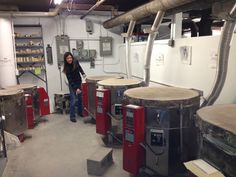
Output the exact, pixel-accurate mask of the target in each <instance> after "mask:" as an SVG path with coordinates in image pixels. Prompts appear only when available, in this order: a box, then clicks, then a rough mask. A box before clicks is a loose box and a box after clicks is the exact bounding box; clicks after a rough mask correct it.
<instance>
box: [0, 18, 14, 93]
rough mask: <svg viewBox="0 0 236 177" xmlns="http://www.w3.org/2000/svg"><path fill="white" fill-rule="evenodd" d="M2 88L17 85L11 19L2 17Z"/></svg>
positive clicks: (0, 22)
mask: <svg viewBox="0 0 236 177" xmlns="http://www.w3.org/2000/svg"><path fill="white" fill-rule="evenodd" d="M0 26H1V28H0V39H1V40H0V88H5V87H8V86H12V85H16V68H15V57H14V48H13V46H14V43H13V31H12V24H11V20H10V19H7V18H0Z"/></svg>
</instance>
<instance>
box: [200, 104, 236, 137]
mask: <svg viewBox="0 0 236 177" xmlns="http://www.w3.org/2000/svg"><path fill="white" fill-rule="evenodd" d="M197 115H198V117H199V118H200V119H201V120H202V121H205V122H208V123H210V124H212V125H215V126H217V127H220V128H223V129H225V130H228V131H230V132H232V133H234V134H236V104H228V105H214V106H207V107H204V108H202V109H200V110H198V111H197Z"/></svg>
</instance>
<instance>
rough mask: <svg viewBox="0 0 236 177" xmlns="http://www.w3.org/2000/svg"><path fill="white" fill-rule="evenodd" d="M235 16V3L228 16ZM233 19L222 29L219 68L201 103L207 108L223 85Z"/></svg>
mask: <svg viewBox="0 0 236 177" xmlns="http://www.w3.org/2000/svg"><path fill="white" fill-rule="evenodd" d="M235 15H236V3H235V4H234V7H233V8H232V10H231V11H230V13H229V16H231V17H233V16H235ZM235 24H236V22H235V19H234V20H233V19H231V20H227V21H226V22H225V24H224V28H223V31H222V34H221V39H220V48H219V65H218V66H219V68H218V73H217V79H216V82H215V85H214V88H213V90H212V92H211V94H210V95H209V97H208V98H207V99H206V100H205V101H204V102H203V104H202V107H203V106H209V105H212V104H214V102H215V101H216V99H217V98H218V97H219V95H220V93H221V91H222V89H223V87H224V83H225V79H226V76H227V71H228V60H229V51H230V43H231V40H232V36H233V33H234V28H235Z"/></svg>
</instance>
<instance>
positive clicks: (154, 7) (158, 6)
mask: <svg viewBox="0 0 236 177" xmlns="http://www.w3.org/2000/svg"><path fill="white" fill-rule="evenodd" d="M193 1H194V0H154V1H151V2H149V3H147V4H145V5H142V6H140V7H138V8H135V9H133V10H131V11H129V12H126V13H124V14H122V15H120V16H117V17H115V18H113V19H111V20H108V21H106V22H104V23H103V26H104V28H112V27H114V26H117V25H120V24H124V23H128V22H130V21H131V20H134V21H137V20H139V19H141V18H144V17H147V16H150V15H152V14H156V13H157V12H158V11H166V10H169V9H172V8H175V7H178V6H181V5H184V4H187V3H191V2H193Z"/></svg>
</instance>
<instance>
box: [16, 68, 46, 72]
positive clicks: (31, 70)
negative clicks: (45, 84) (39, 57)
mask: <svg viewBox="0 0 236 177" xmlns="http://www.w3.org/2000/svg"><path fill="white" fill-rule="evenodd" d="M45 70H46V69H41V71H45ZM18 71H19V72H21V73H22V72H34V71H35V69H29V70H19V68H18Z"/></svg>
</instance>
